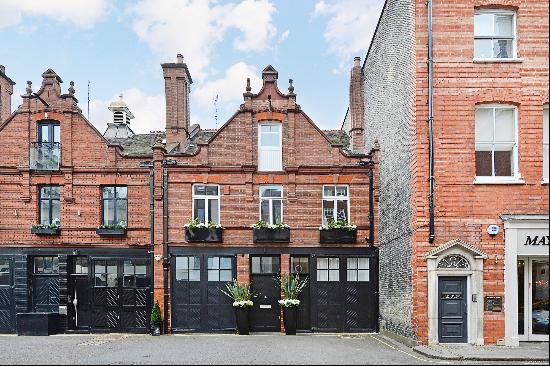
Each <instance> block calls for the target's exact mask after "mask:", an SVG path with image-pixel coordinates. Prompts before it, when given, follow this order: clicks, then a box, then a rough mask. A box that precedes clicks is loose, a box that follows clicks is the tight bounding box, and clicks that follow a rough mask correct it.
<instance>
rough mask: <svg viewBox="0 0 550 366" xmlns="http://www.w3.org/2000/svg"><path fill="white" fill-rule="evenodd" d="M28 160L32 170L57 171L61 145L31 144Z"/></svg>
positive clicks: (59, 162)
mask: <svg viewBox="0 0 550 366" xmlns="http://www.w3.org/2000/svg"><path fill="white" fill-rule="evenodd" d="M29 160H30V161H29V166H30V168H31V169H32V170H59V166H60V164H61V144H60V143H59V142H31V146H30V156H29Z"/></svg>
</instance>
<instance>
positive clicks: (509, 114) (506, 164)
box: [475, 105, 519, 177]
mask: <svg viewBox="0 0 550 366" xmlns="http://www.w3.org/2000/svg"><path fill="white" fill-rule="evenodd" d="M475 120H476V121H475V125H476V127H475V141H476V176H477V177H519V174H518V166H517V165H518V154H517V147H518V146H517V145H518V144H517V110H516V108H515V107H514V106H509V105H483V106H477V108H476V114H475Z"/></svg>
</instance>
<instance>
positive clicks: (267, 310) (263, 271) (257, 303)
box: [250, 256, 281, 332]
mask: <svg viewBox="0 0 550 366" xmlns="http://www.w3.org/2000/svg"><path fill="white" fill-rule="evenodd" d="M250 269H251V270H250V274H251V276H250V277H251V281H252V291H253V293H254V306H253V308H252V310H251V311H250V330H252V331H255V332H278V331H279V330H280V329H281V322H280V312H281V310H280V306H279V303H278V301H279V299H280V298H281V288H280V286H279V285H278V284H277V283H276V282H275V280H274V278H275V277H276V276H278V275H279V274H280V271H281V262H280V257H279V256H251V257H250Z"/></svg>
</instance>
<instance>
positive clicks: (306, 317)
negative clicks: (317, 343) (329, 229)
mask: <svg viewBox="0 0 550 366" xmlns="http://www.w3.org/2000/svg"><path fill="white" fill-rule="evenodd" d="M290 271H291V272H292V274H294V275H296V276H298V278H299V279H300V280H306V281H307V284H306V286H305V287H304V289H303V290H302V292H301V293H300V296H299V297H298V300H300V305H299V306H298V319H297V323H298V324H297V327H296V329H297V330H302V331H310V330H311V321H310V306H311V303H310V299H309V289H310V286H309V279H310V277H309V257H308V256H295V255H293V256H291V257H290Z"/></svg>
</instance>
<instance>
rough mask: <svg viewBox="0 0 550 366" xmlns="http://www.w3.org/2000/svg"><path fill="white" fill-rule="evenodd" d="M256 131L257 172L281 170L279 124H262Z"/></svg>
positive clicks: (281, 156) (281, 155)
mask: <svg viewBox="0 0 550 366" xmlns="http://www.w3.org/2000/svg"><path fill="white" fill-rule="evenodd" d="M258 131H259V132H258V170H260V171H280V170H283V153H282V145H283V144H282V134H281V124H280V123H264V124H261V125H259V128H258Z"/></svg>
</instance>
